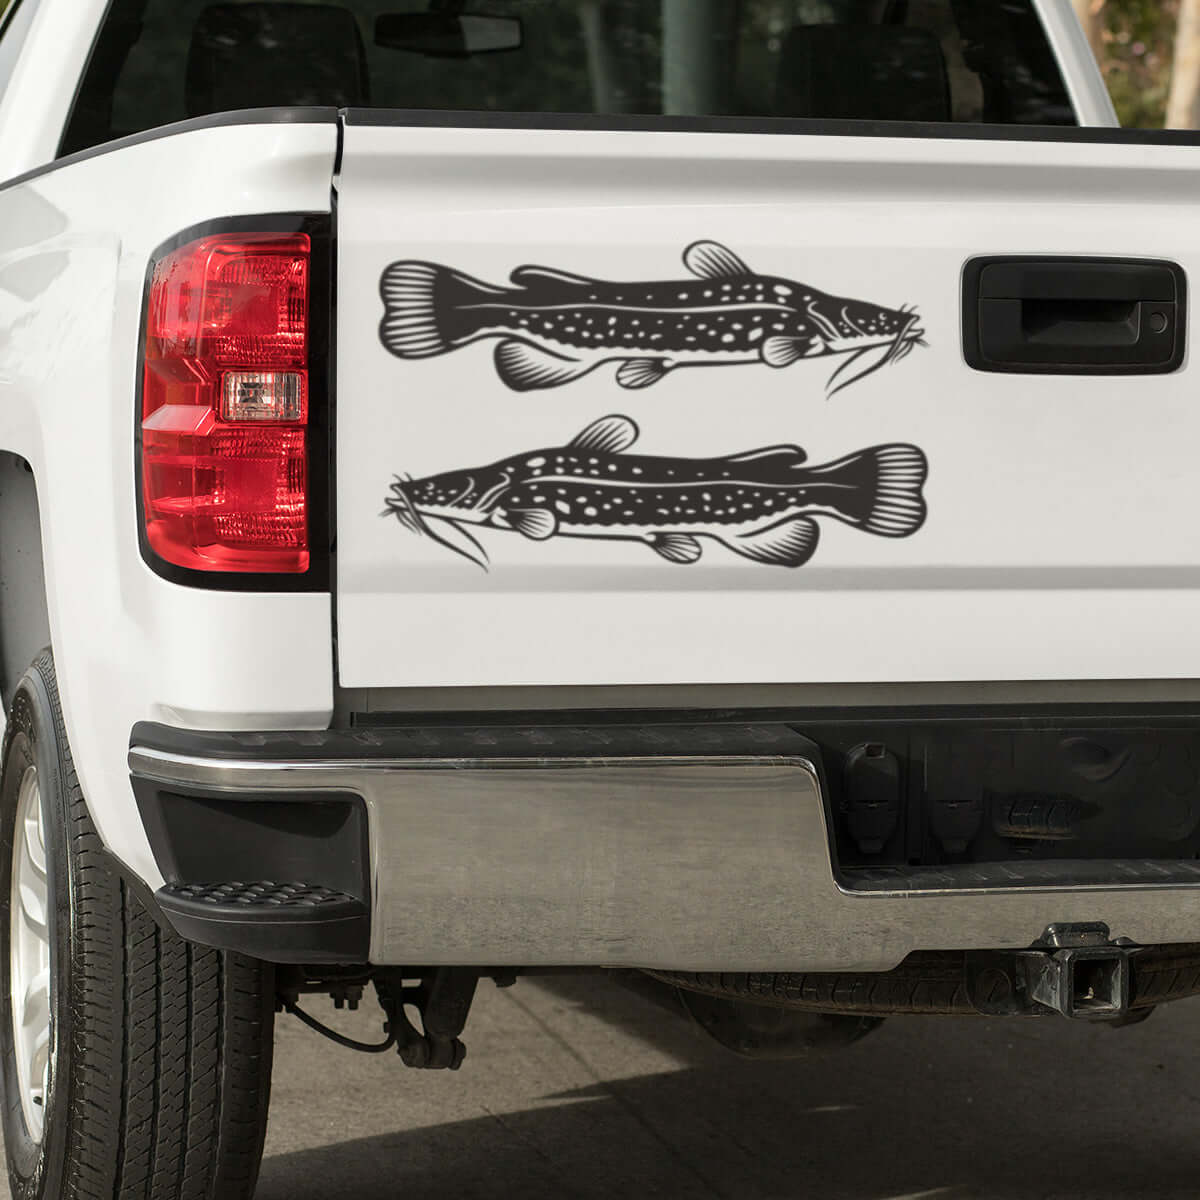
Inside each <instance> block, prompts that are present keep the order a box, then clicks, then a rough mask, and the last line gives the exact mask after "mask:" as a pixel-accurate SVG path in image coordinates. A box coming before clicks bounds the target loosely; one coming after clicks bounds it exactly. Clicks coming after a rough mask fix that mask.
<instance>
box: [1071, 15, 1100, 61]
mask: <svg viewBox="0 0 1200 1200" xmlns="http://www.w3.org/2000/svg"><path fill="white" fill-rule="evenodd" d="M1072 2H1073V3H1074V5H1075V13H1076V15H1077V16H1078V17H1079V23H1080V25H1082V26H1083V32H1084V33H1086V34H1087V40H1088V45H1090V46H1091V48H1092V53H1093V54H1094V55H1095V56H1096V61H1097V62H1101V63H1102V62H1103V61H1104V4H1105V0H1072Z"/></svg>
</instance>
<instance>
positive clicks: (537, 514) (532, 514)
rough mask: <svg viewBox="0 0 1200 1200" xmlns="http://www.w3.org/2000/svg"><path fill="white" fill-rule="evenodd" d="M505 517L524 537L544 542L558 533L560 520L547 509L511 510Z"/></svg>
mask: <svg viewBox="0 0 1200 1200" xmlns="http://www.w3.org/2000/svg"><path fill="white" fill-rule="evenodd" d="M505 516H506V517H507V518H508V523H509V524H510V525H511V526H512V527H513V528H514V529H515V530H516V531H517V532H518V533H519V534H521V536H522V537H527V538H529V540H530V541H532V542H544V541H545V540H546V539H547V538H552V537H553V536H554V535H555V534H556V533H557V532H558V518H557V517H556V516H555V515H554V514H553V513H552V512H551V511H550V510H549V509H547V508H510V509H509V510H508V511H507V512H506V513H505Z"/></svg>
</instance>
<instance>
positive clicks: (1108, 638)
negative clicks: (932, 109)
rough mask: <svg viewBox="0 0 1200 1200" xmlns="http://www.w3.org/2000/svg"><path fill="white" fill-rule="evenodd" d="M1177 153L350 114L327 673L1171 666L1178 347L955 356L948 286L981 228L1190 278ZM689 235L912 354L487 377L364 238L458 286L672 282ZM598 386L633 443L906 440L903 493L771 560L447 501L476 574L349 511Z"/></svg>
mask: <svg viewBox="0 0 1200 1200" xmlns="http://www.w3.org/2000/svg"><path fill="white" fill-rule="evenodd" d="M1198 171H1200V150H1197V149H1191V148H1183V147H1159V146H1149V145H1148V146H1144V147H1137V146H1131V145H1121V146H1111V145H1100V144H1086V143H1084V144H1080V143H1074V142H1069V141H1059V140H1053V138H1051V139H1048V140H1045V141H1042V140H1032V141H1018V140H1013V141H1007V140H992V139H988V140H972V139H969V138H966V139H959V138H950V139H945V140H942V139H938V140H933V139H916V138H895V139H892V138H881V137H856V138H844V137H831V136H772V135H754V134H738V135H724V134H708V133H669V132H662V133H656V134H653V135H644V134H639V133H630V132H582V131H571V132H559V131H552V130H520V129H501V128H483V129H464V128H459V129H445V128H436V129H434V128H406V127H403V126H393V127H372V126H368V125H363V126H358V125H354V124H351V125H350V126H349V127H348V128H347V129H346V131H345V144H344V152H343V159H342V166H341V174H340V177H339V179H338V182H337V191H338V219H339V267H338V270H339V301H338V391H339V395H340V397H341V401H340V405H339V412H338V497H339V499H338V516H337V520H338V559H337V572H338V578H337V611H338V645H339V650H338V671H339V682H340V683H341V684H342V685H343V686H347V687H386V686H392V687H396V686H418V687H432V686H442V687H456V686H470V685H483V686H490V685H497V686H500V685H522V684H535V685H615V684H666V683H729V684H733V683H755V682H757V683H785V682H790V683H830V682H840V683H860V682H890V681H910V682H916V681H935V680H936V681H965V680H980V679H1010V680H1011V679H1020V680H1039V679H1052V678H1057V679H1080V680H1082V679H1123V678H1139V677H1141V678H1146V677H1156V678H1181V677H1195V676H1197V675H1200V638H1197V637H1196V635H1195V631H1194V630H1195V626H1194V616H1193V614H1194V611H1195V606H1196V589H1197V588H1198V587H1200V543H1198V542H1197V540H1196V538H1195V536H1194V532H1193V529H1192V520H1191V513H1192V510H1193V508H1194V500H1195V454H1194V449H1193V445H1194V441H1195V438H1196V435H1197V432H1200V430H1198V422H1200V414H1198V411H1197V409H1196V407H1195V404H1194V398H1193V393H1194V391H1195V384H1194V370H1193V369H1192V368H1191V367H1190V365H1189V364H1185V366H1184V368H1183V369H1181V370H1180V371H1178V372H1176V373H1174V374H1168V375H1159V376H1138V377H1128V376H1115V375H1098V376H1091V377H1082V376H1065V375H1030V374H992V373H983V372H979V371H975V370H972V369H971V368H969V367H968V366H967V364H966V362H965V361H964V359H963V353H962V314H961V284H960V278H961V274H962V271H963V267H964V265H965V264H966V262H967V261H968V260H969V259H971V258H973V257H975V256H979V255H1005V254H1009V255H1020V256H1035V255H1045V254H1049V255H1058V256H1069V255H1079V256H1089V255H1101V254H1102V255H1105V256H1116V257H1140V258H1156V259H1169V260H1172V261H1175V262H1177V263H1179V264H1181V265H1182V266H1183V268H1184V269H1185V270H1186V271H1187V272H1188V273H1189V274H1190V273H1193V272H1195V271H1196V270H1197V269H1198V268H1200V233H1198V232H1197V227H1196V223H1195V220H1194V212H1193V207H1194V197H1195V194H1196V183H1197V172H1198ZM482 179H487V180H488V186H487V187H486V188H484V187H480V186H479V181H480V180H482ZM698 239H712V240H713V241H715V242H718V243H721V244H723V245H725V246H727V247H729V248H731V249H732V250H733V251H735V252H736V253H737V254H738V255H740V256H741V257H742V258H743V259H744V260H745V261H746V263H747V264H749V265H750V267H751V268H752V270H754V271H756V272H761V273H762V274H764V275H771V276H783V277H785V278H787V279H789V280H795V281H801V282H802V283H804V284H807V285H811V286H813V287H815V288H818V289H822V290H824V291H828V292H832V293H835V294H836V295H838V296H843V297H855V298H869V299H872V300H874V301H876V302H878V303H879V304H880V305H886V306H888V307H890V308H899V307H900V306H901V305H902V304H905V303H911V304H915V305H916V307H917V310H918V311H919V313H920V318H921V325H922V326H923V328H924V329H925V330H926V331H927V335H928V340H929V342H930V348H928V349H925V348H921V347H915V348H914V349H913V351H912V353H911V354H909V355H908V357H907V358H905V359H904V361H899V362H896V363H895V364H894V365H891V366H888V367H886V368H885V369H882V370H879V371H878V372H876V373H875V374H874V375H872V376H871V377H870V378H867V379H864V380H863V381H862V382H860V383H858V384H856V385H855V386H853V387H850V388H848V389H847V390H845V391H843V392H841V393H839V394H838V395H836V396H835V397H833V398H832V399H826V396H825V385H826V380H827V379H828V378H829V376H830V374H831V372H832V371H833V370H834V369H835V368H836V366H837V365H838V360H837V359H836V358H828V357H826V358H821V359H818V360H816V361H812V362H809V361H799V362H797V363H795V364H794V365H791V366H789V367H787V369H783V370H771V369H769V368H768V367H766V366H764V365H761V364H753V365H749V364H748V365H741V366H732V367H727V368H723V369H720V370H708V369H678V370H675V371H673V372H671V373H670V374H668V375H667V376H666V377H665V378H663V379H662V380H661V381H660V382H657V383H656V384H655V385H654V386H652V387H648V388H645V389H642V390H626V389H623V388H621V387H619V386H617V384H616V383H615V382H614V379H613V373H614V369H615V364H609V365H607V366H602V367H600V368H599V369H597V370H595V371H593V372H592V373H591V374H588V375H586V376H584V377H583V378H579V379H577V380H575V381H574V382H569V383H566V384H565V385H563V386H558V387H552V388H547V389H545V390H539V391H530V392H515V391H513V390H511V389H510V388H509V387H508V386H506V385H505V383H504V382H503V381H502V380H501V378H499V376H498V374H497V369H496V367H495V366H494V364H493V355H492V351H493V348H494V340H492V339H485V340H483V341H480V342H476V343H475V344H470V345H466V346H465V347H463V348H461V349H457V350H454V351H452V352H450V353H446V354H441V355H438V356H435V357H429V358H425V359H422V360H420V361H416V360H412V361H410V360H401V359H399V358H396V357H394V356H393V355H392V354H389V353H388V351H387V350H386V349H385V348H384V346H383V344H382V343H381V339H380V332H379V327H380V320H381V317H382V316H383V313H384V308H383V304H382V302H381V300H380V290H379V288H380V279H381V277H382V275H383V273H384V271H385V269H386V268H387V267H388V265H389V264H390V263H392V262H394V261H396V260H421V261H425V262H432V263H435V264H445V265H447V266H449V267H451V268H454V269H456V270H458V271H462V272H465V273H466V274H467V275H469V276H472V277H474V278H476V279H479V280H483V281H486V282H488V283H489V284H503V283H504V282H505V281H507V279H508V277H509V274H510V272H511V271H513V269H514V268H516V267H518V266H521V265H523V264H539V265H543V266H549V267H552V268H556V269H558V270H562V271H567V272H572V273H576V274H579V275H583V276H588V277H594V278H599V279H602V280H625V281H629V280H669V279H679V280H686V279H687V278H688V273H687V272H686V271H685V270H684V268H683V267H682V266H681V265H680V254H681V252H682V251H683V250H684V248H685V247H686V246H688V245H689V243H693V242H695V241H696V240H698ZM1190 325H1191V329H1190V334H1191V336H1193V337H1194V336H1195V333H1196V328H1197V326H1196V322H1195V320H1194V319H1192V320H1191V322H1190ZM612 413H622V414H626V415H628V416H629V417H631V418H633V420H634V421H635V422H636V423H637V425H638V426H639V427H640V441H639V442H638V444H637V446H636V447H635V448H634V449H633V450H632V453H635V454H647V455H668V456H683V457H688V458H705V457H709V456H719V455H728V454H735V453H739V452H743V451H748V450H754V449H756V448H760V447H769V446H773V445H777V444H779V443H797V444H799V445H800V446H802V447H804V448H805V449H806V450H807V451H808V456H809V461H810V462H811V463H827V462H831V461H833V460H836V459H839V458H840V457H841V456H843V455H846V454H850V453H852V452H855V451H858V450H861V449H862V448H864V447H869V446H873V445H877V444H880V443H892V442H896V443H908V444H914V445H915V446H917V447H920V448H921V449H922V450H923V451H924V453H925V454H926V456H927V457H928V460H929V465H930V474H929V482H928V486H927V488H926V489H925V497H926V500H927V502H928V510H929V511H928V520H927V522H926V523H925V525H924V527H923V528H921V529H920V530H919V531H918V532H916V533H915V535H914V536H912V537H909V538H905V539H896V540H888V539H884V538H879V537H871V536H867V535H865V534H864V533H863V532H861V531H860V530H857V529H852V528H849V527H847V526H845V525H842V524H839V523H837V522H834V521H825V522H823V524H822V530H821V533H822V539H821V543H820V546H819V548H818V550H817V552H816V554H815V555H814V557H813V560H812V562H811V563H810V564H809V565H806V566H803V567H801V568H800V569H798V570H786V569H782V568H780V567H777V566H768V565H762V564H761V563H756V562H751V561H747V560H746V559H744V558H739V557H736V556H735V555H734V554H732V553H730V552H729V551H728V550H727V549H725V548H724V547H723V546H721V545H718V544H717V543H716V542H713V541H709V540H704V541H703V557H702V558H701V559H700V561H698V562H696V563H694V564H692V565H687V566H682V565H678V564H676V563H673V562H669V561H665V560H664V559H662V558H661V557H659V556H657V555H656V554H655V553H654V551H653V550H652V549H651V548H650V547H648V546H647V545H645V544H638V543H636V542H629V541H596V540H592V539H589V538H568V537H554V538H551V539H549V540H546V541H542V540H535V539H534V538H532V537H524V536H521V535H520V534H519V533H515V532H508V531H504V530H493V529H484V530H482V531H480V530H479V529H478V528H476V529H475V533H476V535H477V536H478V538H479V540H480V541H481V542H482V543H484V544H485V545H486V549H487V552H488V554H489V556H490V559H491V562H490V567H489V569H488V570H487V571H486V572H485V571H483V570H480V569H479V568H478V567H477V566H476V565H475V564H473V563H472V562H469V561H467V560H466V559H465V558H463V557H460V556H458V555H455V554H453V553H451V552H449V550H448V549H447V548H445V547H444V546H442V545H440V544H438V542H437V541H436V540H434V539H433V538H431V537H417V536H414V535H413V534H412V533H410V532H409V531H407V530H405V529H404V528H402V527H401V525H400V524H399V523H398V522H397V521H396V520H381V519H380V518H379V513H380V511H381V509H382V508H383V504H384V498H385V495H386V493H387V491H388V487H389V484H390V483H391V481H392V480H393V478H394V477H395V476H396V475H398V474H403V473H411V474H412V475H414V476H417V477H418V478H420V477H422V476H427V475H430V474H435V473H439V472H444V471H455V470H463V469H468V468H474V467H476V466H482V465H484V464H490V463H494V462H496V461H497V460H498V459H503V458H505V457H507V456H509V455H517V454H521V453H524V452H526V451H529V452H530V453H532V452H534V451H535V450H540V449H541V448H545V447H557V446H562V445H565V444H566V443H567V442H569V441H570V440H571V439H572V438H573V437H575V436H576V435H577V434H579V433H580V431H582V430H583V429H584V428H585V427H586V426H588V425H589V423H591V422H592V421H594V420H596V419H597V418H599V417H603V416H605V415H606V414H612Z"/></svg>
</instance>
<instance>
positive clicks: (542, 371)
mask: <svg viewBox="0 0 1200 1200" xmlns="http://www.w3.org/2000/svg"><path fill="white" fill-rule="evenodd" d="M595 365H596V364H595V363H587V362H577V361H576V360H575V359H572V358H560V357H559V356H558V355H557V354H551V353H550V352H549V351H548V350H539V349H538V347H537V346H530V345H529V344H528V343H526V342H517V341H510V342H501V343H500V345H498V346H497V347H496V371H497V373H498V374H499V376H500V378H501V379H502V380H504V382H505V383H506V384H508V386H509V387H510V388H512V390H513V391H514V392H533V391H538V390H539V389H541V388H552V387H558V386H559V384H563V383H570V382H571V380H573V379H578V378H579V377H580V376H581V375H586V374H587V373H588V372H589V371H591V370H592V369H593V368H594V367H595Z"/></svg>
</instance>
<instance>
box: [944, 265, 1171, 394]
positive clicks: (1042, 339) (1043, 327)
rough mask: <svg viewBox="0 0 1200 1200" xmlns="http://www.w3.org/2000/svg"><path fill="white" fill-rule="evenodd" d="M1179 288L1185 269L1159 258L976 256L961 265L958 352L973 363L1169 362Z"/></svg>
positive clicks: (1117, 367)
mask: <svg viewBox="0 0 1200 1200" xmlns="http://www.w3.org/2000/svg"><path fill="white" fill-rule="evenodd" d="M1186 289H1187V279H1186V276H1185V274H1184V272H1183V268H1182V267H1180V266H1178V265H1177V264H1175V263H1171V262H1163V261H1159V260H1141V259H1116V258H1114V259H1104V258H977V259H974V260H972V261H971V262H969V263H968V264H967V268H966V272H965V274H964V284H963V351H964V353H965V355H966V359H967V362H968V363H969V364H970V365H971V366H972V367H974V368H975V369H976V370H979V371H1016V372H1023V373H1027V374H1059V375H1156V374H1163V373H1165V372H1168V371H1174V370H1177V369H1178V368H1179V366H1180V365H1181V364H1182V362H1183V357H1184V348H1185V343H1186V325H1185V317H1186V305H1185V301H1186Z"/></svg>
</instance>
